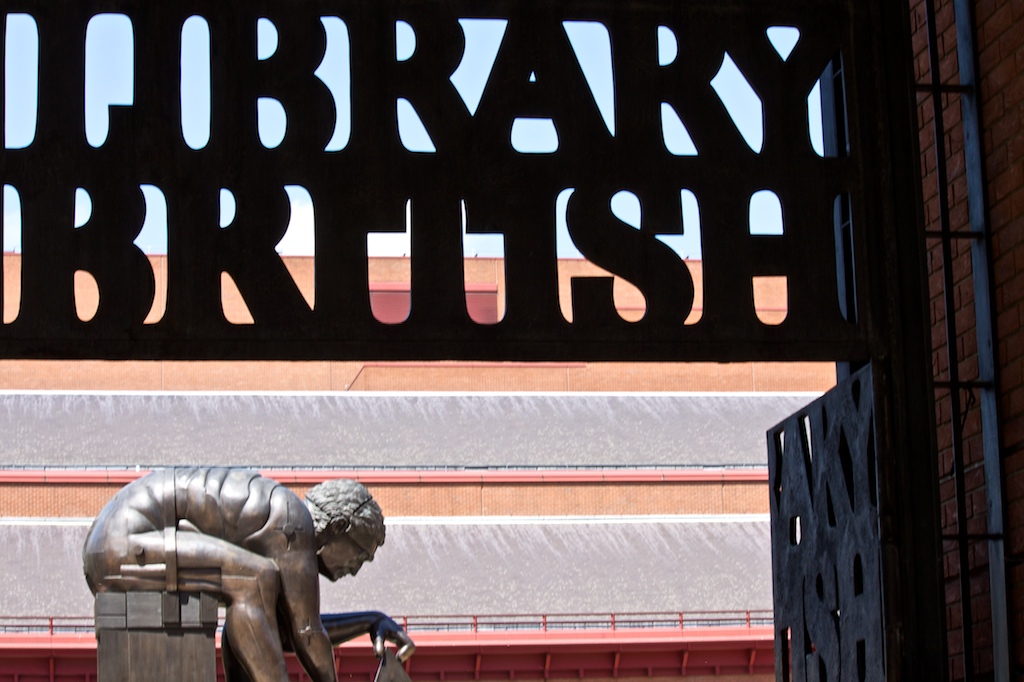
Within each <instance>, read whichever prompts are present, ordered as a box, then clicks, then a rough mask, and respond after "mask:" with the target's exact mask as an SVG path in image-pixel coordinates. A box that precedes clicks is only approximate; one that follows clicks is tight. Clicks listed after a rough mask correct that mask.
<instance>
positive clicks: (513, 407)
mask: <svg viewBox="0 0 1024 682" xmlns="http://www.w3.org/2000/svg"><path fill="white" fill-rule="evenodd" d="M814 397H815V396H813V395H810V394H715V395H707V394H629V395H619V394H578V393H576V394H466V395H458V394H455V395H453V394H433V395H422V394H409V393H402V394H225V393H218V394H187V393H186V394H167V393H163V394H88V393H87V394H52V393H28V394H26V393H8V394H0V433H3V434H4V438H3V439H2V441H0V464H3V465H18V466H121V465H127V466H134V465H141V466H143V467H148V466H161V465H183V464H225V465H243V466H268V467H272V466H332V467H342V468H348V467H352V468H358V467H376V466H400V467H401V466H410V467H432V466H509V465H511V466H542V467H543V466H601V465H619V464H625V465H667V466H672V465H684V466H691V465H764V464H766V460H765V436H764V434H765V431H766V430H767V429H768V428H770V427H772V426H774V425H775V424H777V423H778V422H780V421H782V419H784V418H785V417H786V416H788V415H789V414H790V413H792V412H795V411H796V410H798V409H799V408H801V407H803V406H804V405H806V404H807V403H809V402H811V401H812V400H813V399H814Z"/></svg>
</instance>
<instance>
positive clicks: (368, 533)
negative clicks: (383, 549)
mask: <svg viewBox="0 0 1024 682" xmlns="http://www.w3.org/2000/svg"><path fill="white" fill-rule="evenodd" d="M306 503H307V504H306V506H307V507H308V508H309V513H310V515H311V516H312V517H313V530H314V531H315V533H316V535H317V536H318V537H319V536H321V535H322V534H323V533H324V532H326V531H327V529H329V528H331V527H332V526H334V530H333V532H335V533H343V532H346V530H347V531H348V532H349V533H352V532H353V531H354V532H355V533H357V534H359V535H362V536H363V537H366V538H370V539H372V540H373V542H374V543H375V544H377V545H383V544H384V514H382V513H381V511H380V506H379V505H378V504H377V501H376V500H374V499H373V496H372V495H370V491H369V490H367V489H366V487H365V486H364V485H363V484H362V483H358V482H356V481H352V480H349V479H346V478H338V479H333V480H330V481H324V482H323V483H321V484H319V485H316V486H314V487H313V488H311V489H310V490H309V492H307V493H306Z"/></svg>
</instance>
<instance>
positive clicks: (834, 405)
mask: <svg viewBox="0 0 1024 682" xmlns="http://www.w3.org/2000/svg"><path fill="white" fill-rule="evenodd" d="M875 443H876V435H875V406H874V399H873V389H872V383H871V368H870V367H865V368H864V369H862V370H860V371H859V372H857V373H856V374H854V375H853V376H851V377H850V378H849V379H847V380H846V381H844V382H842V383H840V384H839V385H838V386H836V387H835V388H834V389H832V390H831V391H829V392H828V393H827V394H825V395H824V396H823V397H821V398H820V399H818V400H816V401H814V402H813V403H811V404H810V405H808V406H807V407H806V408H804V409H802V410H800V411H799V412H796V413H795V414H793V415H791V416H790V417H789V418H788V419H786V421H784V422H782V423H781V424H779V425H778V426H776V427H775V428H773V429H772V430H770V431H769V432H768V457H769V459H768V464H769V466H768V468H769V481H770V484H771V519H772V575H773V589H774V593H775V597H774V601H775V633H776V636H775V652H776V655H775V668H776V677H777V678H778V679H780V680H800V681H801V682H803V681H804V680H834V681H836V682H838V681H841V680H858V681H861V682H863V681H864V680H871V681H875V680H884V679H886V678H885V656H884V655H883V654H884V646H883V631H882V597H881V573H880V566H881V556H880V554H881V543H880V533H879V522H878V518H879V516H878V485H877V479H876V472H877V468H876V451H875Z"/></svg>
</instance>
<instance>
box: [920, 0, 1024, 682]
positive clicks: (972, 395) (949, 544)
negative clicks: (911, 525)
mask: <svg viewBox="0 0 1024 682" xmlns="http://www.w3.org/2000/svg"><path fill="white" fill-rule="evenodd" d="M957 4H958V3H954V2H952V1H951V0H941V1H939V2H935V3H934V14H933V16H934V23H933V26H934V47H935V52H936V55H935V56H936V57H937V62H938V69H937V72H936V70H934V69H933V66H932V57H931V54H930V53H929V36H928V32H929V9H930V8H931V7H930V6H931V3H926V2H922V1H917V0H915V1H913V2H911V21H912V31H913V52H914V65H915V73H916V78H917V81H918V83H920V84H924V83H926V82H929V80H930V79H932V78H935V79H936V80H937V81H938V82H939V83H941V84H943V85H944V86H950V87H947V89H946V90H945V91H943V92H942V94H941V103H942V104H941V107H942V108H941V112H942V120H941V121H940V123H941V124H942V125H941V127H940V128H939V130H944V131H945V134H944V135H943V137H942V138H941V140H940V142H941V144H940V151H942V152H944V154H942V155H943V156H944V157H945V161H946V163H945V168H943V169H940V168H938V167H937V163H936V159H937V156H936V151H937V150H936V130H937V128H936V126H935V123H936V121H935V120H934V111H935V109H936V107H935V106H934V104H933V99H932V97H931V94H930V91H929V89H928V88H927V87H924V86H922V87H919V93H918V121H919V125H920V143H921V153H922V154H921V160H922V177H923V197H924V211H925V220H926V229H928V230H931V231H932V232H930V233H929V235H930V238H929V240H928V272H929V289H930V295H931V300H930V302H929V311H930V314H931V321H932V329H933V334H932V348H933V371H934V376H935V379H936V386H937V388H936V412H935V414H936V422H937V427H938V428H937V443H938V448H939V469H940V476H941V477H942V478H941V483H940V494H941V496H942V500H943V501H942V509H941V521H942V527H943V534H944V538H945V543H944V556H943V570H944V574H945V577H946V581H947V589H946V598H947V611H946V619H947V628H948V631H949V636H948V643H947V644H948V650H949V656H950V668H949V675H950V678H951V679H954V680H955V679H965V678H971V677H973V678H974V679H990V676H991V675H993V673H994V671H998V670H999V667H1000V666H999V665H998V663H996V662H994V661H993V635H992V633H993V629H992V620H993V618H992V612H993V606H992V605H993V604H998V603H999V601H1001V600H1003V599H1004V597H1003V596H1002V595H999V594H992V589H993V588H992V586H991V584H990V574H989V570H988V568H989V547H988V544H987V541H986V537H985V536H986V533H989V532H990V522H989V521H987V519H986V517H987V513H988V504H989V500H990V499H991V497H992V496H991V495H989V494H987V493H988V491H987V490H986V473H985V462H984V453H983V438H984V434H983V425H982V415H981V409H980V405H979V400H978V396H979V392H980V391H981V390H983V388H984V387H973V388H971V387H968V388H967V389H966V390H962V391H960V395H959V396H958V398H959V400H960V402H961V405H960V415H958V416H957V417H956V418H957V419H958V420H960V423H959V426H961V427H962V432H963V439H962V441H963V447H962V452H963V474H964V475H963V481H964V490H963V493H962V495H963V505H962V510H963V511H962V513H963V516H964V517H965V521H966V531H967V532H968V533H969V538H970V539H969V541H968V544H969V546H968V547H967V548H966V549H965V551H966V559H967V561H966V565H967V566H968V570H969V572H970V579H969V581H968V582H969V585H970V594H971V601H970V609H969V611H970V614H971V616H970V620H971V624H972V626H973V628H972V629H973V633H972V634H971V637H970V639H971V640H973V641H971V642H968V643H967V645H965V642H964V633H965V630H964V615H965V611H964V609H963V604H962V601H961V582H960V572H961V567H962V564H961V562H960V559H959V556H960V552H959V548H960V544H961V543H960V542H959V541H958V540H957V534H958V533H959V531H960V522H959V520H958V513H957V508H958V505H957V483H956V480H955V479H956V475H955V468H956V467H955V462H954V459H955V457H954V447H953V442H952V440H953V437H954V436H953V431H954V429H953V428H952V427H953V426H954V424H953V421H952V420H953V419H954V417H952V416H951V395H950V391H949V389H948V388H944V387H943V382H945V381H948V380H949V379H950V366H949V364H950V362H949V358H951V357H952V358H955V359H956V363H957V367H956V368H955V370H956V371H957V372H959V374H960V375H961V378H962V379H963V380H966V381H971V380H977V379H978V378H979V374H980V373H981V372H983V371H984V360H982V362H981V363H980V367H979V354H978V353H979V345H978V339H979V335H978V329H977V320H978V319H981V320H982V323H983V324H984V317H983V316H982V317H979V316H978V314H977V313H976V311H977V310H978V307H977V305H984V303H985V302H986V299H988V298H989V296H991V304H992V305H991V310H992V320H993V326H994V342H993V351H994V361H995V367H996V372H995V377H994V379H995V392H996V397H997V407H998V413H999V417H998V425H999V443H998V449H999V453H998V459H999V461H1000V462H1001V468H1002V474H1003V479H1002V486H1003V490H1002V491H1001V492H1002V494H1003V495H1004V510H1002V511H999V510H997V511H996V513H997V514H998V513H1001V514H1002V515H1003V518H1004V522H1005V524H1006V525H1005V528H1006V535H1005V552H1006V565H1005V568H1006V594H1005V603H1006V604H1007V605H1008V619H1007V620H1008V641H1009V643H1010V649H1011V651H1010V652H1009V658H1010V660H1009V673H1010V675H1011V677H1012V679H1021V676H1022V675H1024V329H1022V314H1024V248H1022V242H1024V135H1022V122H1024V4H1022V3H1020V2H1013V1H1004V0H977V1H975V2H965V3H959V4H960V5H961V6H962V7H964V8H969V10H970V14H973V20H974V30H973V32H971V31H970V26H969V23H968V22H965V21H964V19H965V15H964V14H961V15H960V16H957V13H956V11H955V10H956V5H957ZM958 27H959V29H960V30H961V31H964V30H967V31H968V32H969V33H968V35H971V37H973V40H974V43H975V52H976V55H977V90H976V92H977V99H976V102H977V113H978V115H979V122H980V150H981V161H982V163H981V164H980V167H972V161H971V151H970V149H967V150H965V133H964V131H965V129H966V130H970V128H969V123H970V122H969V121H968V127H967V128H965V125H964V123H965V116H964V111H965V110H964V105H965V104H966V105H968V106H969V105H970V104H971V101H970V97H969V95H970V89H968V90H967V91H966V94H961V92H962V90H961V91H958V90H957V87H958V86H959V85H960V84H961V83H966V84H968V85H969V84H970V83H971V81H972V77H971V74H970V73H968V72H967V71H966V70H965V71H964V72H961V68H963V65H964V64H965V63H969V62H965V61H964V59H965V58H968V59H969V57H970V55H969V54H966V52H969V46H968V45H967V43H966V42H965V41H964V40H963V39H964V36H963V34H961V38H960V40H958V36H957V30H958ZM961 51H964V52H965V53H964V54H961V53H960V52H961ZM969 115H970V113H968V116H969ZM969 142H970V140H968V143H969ZM943 148H944V149H943ZM943 172H945V174H946V176H947V178H946V186H947V187H948V189H947V190H946V195H945V199H946V200H947V201H948V207H949V213H948V216H949V218H948V223H949V228H950V229H951V230H952V231H953V232H957V233H959V235H960V237H964V236H965V235H966V234H967V233H968V232H969V231H970V230H971V229H972V209H974V210H975V211H978V210H979V209H980V208H982V206H981V205H980V204H981V203H982V202H980V201H976V202H975V203H976V204H977V205H975V206H971V205H970V202H969V182H970V181H972V178H971V174H972V173H974V174H975V178H974V179H973V181H979V180H980V181H981V182H982V183H984V184H983V187H984V192H983V198H984V202H983V203H984V208H985V209H986V210H985V213H984V214H983V215H982V219H984V218H987V225H988V230H989V234H990V238H989V240H988V243H987V246H988V248H989V249H990V259H989V267H990V268H991V290H990V291H983V290H982V291H979V288H984V285H983V284H981V285H979V283H978V282H976V281H975V279H974V274H975V267H974V266H972V246H971V240H970V239H964V238H954V239H953V240H952V244H951V258H950V259H949V261H948V265H947V266H946V267H949V268H950V269H951V272H950V273H949V279H946V273H945V270H944V265H943V255H942V240H941V239H940V238H939V236H938V230H939V229H940V228H941V222H942V220H943V216H942V215H941V209H942V207H941V205H940V192H941V191H943V190H942V189H940V186H939V185H940V182H941V175H942V173H943ZM978 174H980V177H978ZM978 217H979V214H975V218H974V220H975V222H974V225H975V226H976V225H977V221H978ZM975 229H976V227H975ZM950 281H951V282H952V284H953V300H954V301H955V303H954V305H953V306H951V308H950V309H951V310H953V311H955V328H956V329H957V333H956V338H955V339H953V340H952V343H954V344H955V351H954V352H953V353H949V352H948V348H947V339H948V338H949V335H948V331H947V325H946V321H947V320H946V316H947V306H946V304H945V301H944V294H945V290H946V289H947V288H948V282H950ZM981 338H982V339H984V338H985V331H984V330H982V334H981ZM981 350H982V352H983V353H984V352H985V350H986V349H985V348H982V349H981ZM997 492H1000V491H997ZM997 617H998V614H997ZM968 650H969V651H968ZM965 655H966V656H969V657H970V658H972V659H973V660H972V661H970V663H968V662H967V660H966V658H965ZM1004 665H1005V664H1004ZM968 667H972V668H973V676H972V675H971V674H970V673H969V672H968V671H967V668H968ZM996 674H997V677H996V679H1000V678H1001V676H1000V675H999V674H998V673H996ZM1003 674H1005V669H1004V672H1003Z"/></svg>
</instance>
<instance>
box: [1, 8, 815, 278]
mask: <svg viewBox="0 0 1024 682" xmlns="http://www.w3.org/2000/svg"><path fill="white" fill-rule="evenodd" d="M321 22H322V24H323V27H324V31H325V33H326V35H327V51H326V53H325V55H324V59H323V63H322V64H321V65H320V67H319V68H318V69H317V71H316V75H317V76H318V77H319V78H320V79H321V80H322V81H323V82H324V83H325V85H326V86H327V87H328V89H329V90H330V91H331V93H332V95H333V96H334V99H335V105H336V110H337V117H336V123H335V129H334V133H333V135H332V137H331V140H330V141H329V142H328V145H327V148H326V149H327V151H338V150H341V149H344V147H345V145H346V144H347V143H348V141H349V138H350V136H351V125H350V120H349V111H350V109H351V102H350V94H349V63H348V53H349V45H348V30H347V27H346V26H345V24H344V22H343V21H342V20H341V19H339V18H337V17H323V18H322V20H321ZM459 23H460V26H461V27H462V30H463V32H464V34H465V37H466V49H465V53H464V54H463V59H462V62H461V63H460V64H459V66H458V68H457V69H456V70H455V71H454V72H453V73H452V75H451V81H452V83H453V85H454V86H455V87H456V89H457V91H458V92H459V94H460V96H461V97H462V99H463V102H464V103H465V105H466V107H467V109H468V110H469V111H470V113H471V114H472V113H475V111H476V107H477V105H478V104H479V101H480V96H481V94H482V92H483V89H484V85H485V84H486V82H487V78H488V76H489V74H490V70H491V67H492V66H493V64H494V60H495V58H496V56H497V54H498V52H499V50H500V49H501V41H502V38H503V36H504V32H505V25H506V22H504V21H503V20H497V19H461V20H460V21H459ZM563 28H564V30H565V32H566V35H567V37H568V39H569V42H570V44H571V46H572V49H573V52H574V54H575V55H576V59H577V63H578V65H579V67H580V69H581V70H582V72H583V75H584V77H585V78H586V81H587V84H588V85H589V87H590V90H591V94H592V95H593V97H594V100H595V103H596V104H597V107H598V110H599V111H600V113H601V116H602V119H603V120H604V122H605V125H606V126H607V127H608V130H609V132H610V133H611V134H612V135H614V134H615V94H614V93H615V74H614V73H613V70H612V58H611V55H612V49H613V46H612V45H611V44H610V40H609V35H608V31H607V29H606V28H605V27H604V26H603V25H602V24H599V23H597V22H582V21H576V22H564V24H563ZM5 30H6V44H5V54H4V75H5V85H4V87H5V97H4V102H5V107H4V112H3V116H4V144H5V146H6V147H7V148H20V147H25V146H28V145H30V144H31V142H32V140H33V138H34V134H35V117H36V111H35V102H36V90H37V83H36V78H37V76H36V73H37V68H38V61H37V53H38V37H37V33H36V28H35V23H34V21H33V20H32V19H31V17H29V16H27V15H24V14H9V15H7V17H6V26H5ZM253 30H254V31H256V32H257V45H258V48H257V52H258V54H257V58H258V59H269V58H272V57H273V55H274V53H275V52H276V50H277V49H278V36H277V31H276V29H275V28H274V26H273V24H272V23H271V22H270V21H269V20H267V19H260V20H259V21H258V22H257V23H256V25H255V26H254V27H253ZM395 33H396V38H397V49H396V55H395V58H396V59H397V60H399V61H401V60H405V59H409V58H410V57H411V56H412V55H413V54H415V50H416V32H415V29H414V27H413V26H411V25H409V24H408V23H406V22H404V21H400V22H398V23H397V24H396V26H395ZM767 33H768V37H769V39H770V40H771V42H772V44H773V46H774V47H775V48H776V51H777V52H778V57H779V59H783V60H784V59H786V58H788V56H789V54H790V52H791V51H792V49H793V47H794V46H795V44H796V42H797V41H798V40H799V32H798V31H797V30H796V29H795V28H789V27H772V28H769V29H768V31H767ZM657 40H658V50H659V64H660V65H662V66H667V65H669V64H671V63H673V62H674V60H675V59H676V57H677V52H678V42H677V41H678V37H677V36H676V35H675V34H674V33H673V32H672V31H671V30H669V29H668V28H667V27H661V28H659V30H658V35H657ZM210 41H211V38H210V35H209V29H208V27H207V25H206V22H205V20H203V19H202V18H200V17H192V18H190V19H189V20H188V21H186V22H185V25H184V26H183V28H182V54H181V55H180V59H181V65H182V82H181V101H182V106H181V118H182V130H183V136H184V138H185V142H186V144H188V145H189V146H191V147H193V148H197V149H198V148H202V147H203V146H205V145H206V144H207V142H208V140H209V135H210V133H209V116H210V96H209V92H210V78H209V59H210ZM132 51H133V35H132V26H131V22H130V20H129V19H128V18H127V17H125V16H124V15H119V14H106V15H98V16H96V17H94V18H93V20H92V21H91V22H90V24H89V28H88V31H87V37H86V92H85V93H83V105H84V108H83V112H84V118H85V128H86V139H87V141H88V142H89V144H91V145H92V146H94V147H99V146H101V145H102V144H103V142H104V141H105V139H106V135H107V122H108V117H107V111H108V107H109V106H110V105H120V106H130V105H131V104H132V99H133V81H134V69H133V57H132ZM711 85H712V87H713V88H714V89H715V91H716V93H718V96H719V97H720V98H721V100H722V102H723V104H724V105H725V107H726V109H727V110H728V111H729V114H730V116H731V117H732V121H733V124H734V125H736V127H737V129H738V130H739V131H740V133H741V135H742V136H743V139H744V140H745V141H746V142H747V144H748V145H749V146H750V147H751V149H753V150H754V151H755V152H759V151H760V150H761V147H762V145H763V138H764V127H763V124H762V117H763V112H762V108H761V102H760V100H759V98H758V97H757V95H756V94H755V92H754V90H753V89H752V88H751V87H750V85H749V84H748V83H747V81H746V79H745V78H744V76H743V74H742V73H741V72H740V71H739V69H738V68H737V66H736V64H735V63H734V62H733V60H732V59H731V57H730V56H729V55H728V54H724V55H723V59H722V66H721V69H720V70H719V72H718V74H717V75H716V76H715V77H714V78H713V79H712V81H711ZM395 111H396V117H397V122H398V129H399V137H400V140H401V142H402V144H403V145H404V146H405V147H406V148H407V149H409V150H410V151H413V152H418V153H432V152H434V151H435V148H434V143H433V140H432V139H431V138H430V134H429V131H427V130H426V129H425V128H424V126H423V124H422V122H421V121H420V119H419V117H418V116H417V114H416V112H415V109H414V107H413V106H412V104H410V103H409V102H408V101H407V100H404V99H399V100H397V101H396V103H395ZM257 112H258V126H259V130H258V134H259V138H260V141H261V143H262V144H264V146H266V147H271V148H272V147H274V146H277V145H278V144H280V143H281V140H282V139H283V137H284V133H285V129H286V127H287V112H286V111H285V110H284V109H283V107H282V106H281V104H280V103H279V102H277V101H276V100H273V99H271V98H261V99H260V100H259V101H258V102H257ZM808 116H809V120H810V122H811V135H812V140H811V144H812V146H813V147H814V149H815V151H816V152H817V153H818V154H819V155H821V154H822V145H821V112H820V98H819V96H818V94H817V88H815V90H814V91H812V93H811V96H810V97H809V98H808ZM662 132H663V140H664V143H665V146H666V149H667V150H668V151H669V152H670V153H672V154H675V155H678V156H690V155H699V154H700V153H701V150H699V149H697V148H696V147H695V146H694V144H693V141H692V140H691V139H690V137H689V134H688V133H687V131H686V128H685V125H684V123H683V121H681V120H680V118H679V116H678V115H677V114H676V112H675V110H674V109H673V108H672V107H671V105H669V104H667V103H663V104H662ZM510 142H511V144H512V146H513V148H515V149H516V150H517V151H519V152H521V153H524V154H545V153H551V152H552V151H554V150H555V149H557V146H558V134H557V129H556V126H555V122H553V121H551V120H550V119H542V118H541V119H537V118H520V119H517V120H516V121H515V123H514V125H513V128H512V134H511V140H510ZM140 189H141V190H142V192H143V196H144V197H145V199H146V219H145V223H144V226H143V230H142V232H141V233H140V235H139V238H138V239H137V240H136V244H138V245H139V246H140V248H142V249H143V250H145V251H147V252H150V253H163V252H165V251H166V204H165V202H164V197H163V194H162V193H161V192H160V190H159V188H157V187H154V186H152V185H145V186H142V187H140ZM284 190H285V191H286V192H287V194H288V198H289V201H290V203H291V207H292V215H291V221H290V223H289V228H288V232H287V233H286V234H285V236H284V238H283V239H282V240H281V243H280V244H278V251H279V252H280V253H282V254H283V255H313V235H314V233H315V230H316V217H315V210H314V208H313V198H311V197H310V195H309V192H308V191H306V190H305V188H303V187H300V186H298V185H291V186H286V187H285V188H284ZM571 193H572V190H571V188H567V189H566V190H565V191H563V192H562V193H561V194H559V196H558V197H557V198H556V199H555V201H554V205H553V206H552V210H553V211H555V215H556V222H557V228H558V234H557V238H558V254H559V256H560V257H580V254H579V252H578V251H577V250H576V248H575V246H574V245H573V244H572V240H571V239H570V237H569V234H568V230H567V229H566V226H565V207H566V205H567V203H568V199H569V196H570V195H571ZM3 199H4V201H3V205H4V211H3V240H4V250H8V251H10V250H16V251H17V250H20V241H21V226H20V208H19V199H18V196H17V193H16V190H15V188H12V187H11V186H9V185H5V186H4V189H3ZM680 204H681V207H682V213H683V234H682V235H665V236H662V237H660V238H661V239H662V240H663V241H664V242H665V243H667V244H669V245H670V246H671V247H672V248H673V249H675V250H676V252H677V253H679V254H680V256H681V257H687V258H699V257H700V253H701V249H700V207H699V205H698V199H697V197H695V196H694V195H693V194H692V193H691V192H689V191H687V190H685V189H682V188H681V192H680ZM749 205H750V230H751V233H752V234H781V233H782V232H783V230H784V223H783V216H782V211H781V207H780V205H779V201H778V198H777V197H775V195H774V194H773V193H771V192H770V191H762V192H758V193H757V194H755V195H754V196H753V197H751V198H750V204H749ZM610 206H611V209H612V212H613V213H614V215H616V217H618V218H619V220H621V221H622V222H624V223H626V224H628V225H632V226H633V227H636V228H639V227H640V225H641V223H642V220H643V215H642V210H641V206H640V202H639V200H638V199H637V197H636V196H635V195H634V194H632V193H631V192H629V191H622V192H619V193H618V194H616V195H615V196H614V197H612V199H611V202H610ZM407 209H408V207H407ZM462 210H463V226H464V227H463V230H465V218H466V211H467V207H466V206H465V205H463V207H462ZM234 212H235V207H234V198H233V196H232V195H231V193H230V192H229V191H228V190H222V191H221V226H222V227H225V226H227V225H230V224H231V221H232V220H233V218H234ZM90 213H91V202H90V201H89V197H88V194H87V193H86V192H85V190H78V191H77V192H76V217H75V223H76V225H75V226H76V227H80V226H82V225H85V224H86V223H87V222H88V219H89V217H90ZM407 215H409V212H408V210H407ZM406 229H407V231H406V233H388V234H371V235H369V237H368V248H369V250H370V255H403V254H409V251H410V247H409V235H408V230H409V229H410V226H409V221H408V219H407V221H406ZM503 248H504V247H503V238H502V236H501V235H500V234H495V235H465V237H464V254H465V256H466V257H472V256H475V255H478V256H501V255H503Z"/></svg>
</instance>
